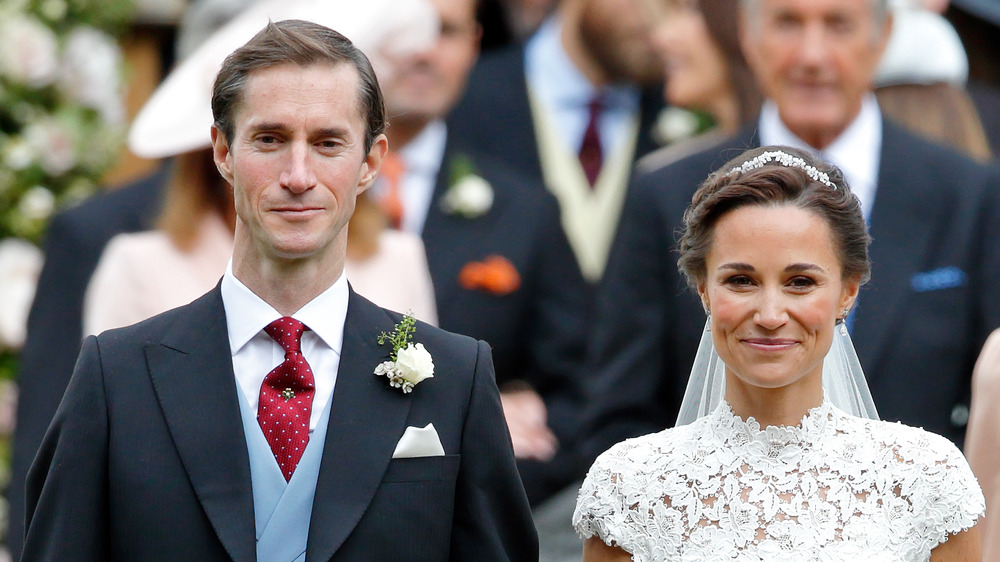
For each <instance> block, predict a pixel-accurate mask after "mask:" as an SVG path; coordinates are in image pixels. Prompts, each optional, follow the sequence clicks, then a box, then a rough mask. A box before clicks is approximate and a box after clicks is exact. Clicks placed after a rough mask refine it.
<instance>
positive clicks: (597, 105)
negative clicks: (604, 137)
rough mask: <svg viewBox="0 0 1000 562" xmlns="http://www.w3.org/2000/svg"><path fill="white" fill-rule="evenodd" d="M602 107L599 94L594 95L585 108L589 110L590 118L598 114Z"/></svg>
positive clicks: (602, 103) (594, 117)
mask: <svg viewBox="0 0 1000 562" xmlns="http://www.w3.org/2000/svg"><path fill="white" fill-rule="evenodd" d="M602 109H604V102H603V101H601V96H594V97H592V98H590V101H589V102H587V110H588V111H589V112H590V118H591V119H596V118H597V117H598V116H600V114H601V110H602Z"/></svg>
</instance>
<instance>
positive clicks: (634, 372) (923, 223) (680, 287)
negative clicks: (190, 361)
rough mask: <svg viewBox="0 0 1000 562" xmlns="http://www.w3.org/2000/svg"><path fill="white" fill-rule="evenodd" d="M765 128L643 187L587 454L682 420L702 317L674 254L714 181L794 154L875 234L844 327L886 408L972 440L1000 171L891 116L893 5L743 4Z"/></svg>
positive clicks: (997, 264) (603, 325)
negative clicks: (974, 381)
mask: <svg viewBox="0 0 1000 562" xmlns="http://www.w3.org/2000/svg"><path fill="white" fill-rule="evenodd" d="M741 9H742V21H741V42H742V45H743V48H744V52H745V54H746V56H747V60H748V61H749V63H750V65H751V67H752V69H753V71H754V73H755V75H756V77H757V80H758V82H759V84H760V85H761V87H762V89H763V91H764V93H765V95H766V98H767V101H766V102H765V104H764V107H763V110H762V112H761V116H760V119H759V122H758V123H756V124H755V126H754V127H751V128H747V129H746V130H744V131H742V132H741V133H740V134H738V135H737V136H736V137H735V138H732V139H729V140H727V141H724V142H723V143H722V144H720V145H718V146H715V147H712V148H710V149H708V150H706V151H704V152H701V153H698V154H695V155H693V156H691V157H688V158H686V159H683V160H680V161H678V162H676V163H673V164H670V165H668V166H666V167H663V168H661V169H655V170H652V171H649V172H648V173H646V174H644V175H643V176H641V177H638V178H636V179H635V181H634V183H633V185H632V186H631V188H630V192H629V197H628V201H627V203H626V205H625V210H624V212H623V218H622V221H621V227H620V229H619V232H618V234H617V237H616V240H615V244H614V248H613V250H612V255H611V259H610V260H609V263H608V269H607V274H606V275H605V278H604V283H603V285H602V287H601V290H600V296H599V299H598V320H597V323H596V326H595V332H594V334H593V335H594V338H593V340H592V345H591V348H590V351H591V352H592V355H591V360H592V364H591V367H592V370H591V374H592V376H593V379H592V381H591V387H590V389H591V390H592V392H593V395H592V397H591V398H592V408H591V410H590V414H589V416H588V419H589V425H588V427H589V428H590V429H591V433H590V441H589V444H588V453H589V454H591V455H596V454H597V453H599V452H600V451H601V450H603V449H604V448H606V447H607V446H609V445H610V444H612V443H614V442H616V441H619V440H621V439H623V438H625V437H628V436H633V435H639V434H643V433H648V432H651V431H656V430H659V429H662V428H664V427H668V426H671V425H673V423H674V420H675V417H676V414H677V410H678V407H679V404H680V401H681V398H682V393H683V390H684V387H685V383H686V380H687V377H688V373H689V371H690V368H691V363H692V361H693V359H694V355H695V350H696V349H697V346H698V338H699V336H698V334H699V333H700V328H701V325H702V324H703V322H704V320H705V318H704V312H703V311H702V308H701V304H700V302H699V301H698V299H696V298H695V297H694V296H693V295H692V294H690V293H689V292H687V291H685V290H684V282H683V279H682V278H681V277H680V276H679V274H678V272H677V270H676V269H675V268H674V267H673V266H672V265H671V264H672V263H673V260H671V259H669V256H670V254H671V251H672V249H673V247H674V243H675V232H676V231H677V229H678V227H679V226H680V225H681V221H682V213H683V211H684V209H685V208H686V206H687V205H688V203H689V202H690V200H691V195H692V193H693V192H694V190H695V189H696V187H697V186H698V185H699V184H700V183H701V182H702V181H703V180H704V179H705V177H706V176H707V175H708V173H709V172H710V171H712V170H714V169H716V168H717V167H718V166H719V165H721V164H722V163H724V162H725V161H726V160H728V159H729V158H730V157H731V156H733V155H734V154H736V153H737V152H739V151H742V150H744V149H745V148H747V147H751V146H759V145H789V146H793V147H797V148H802V149H805V150H809V151H811V152H813V153H817V154H819V155H820V156H821V157H822V158H824V159H826V160H828V161H829V162H831V163H833V164H835V165H837V166H838V167H840V168H841V169H842V170H843V171H844V173H845V175H846V177H847V179H848V182H849V183H850V185H851V187H852V189H853V190H854V192H855V193H856V194H857V196H858V197H859V199H860V200H861V204H862V208H863V210H864V213H865V216H866V219H867V220H868V222H869V224H870V226H871V235H872V238H873V243H872V246H871V260H872V282H871V283H870V284H869V285H868V286H867V287H866V288H865V289H863V290H862V293H861V296H860V298H859V301H858V303H859V304H858V305H857V307H856V310H854V311H853V312H852V313H851V316H850V318H849V320H848V325H849V326H850V328H851V330H852V333H853V336H854V340H855V342H856V344H857V351H858V354H859V356H860V358H861V363H862V365H863V366H864V368H865V372H866V373H867V376H868V383H869V385H870V386H871V390H872V395H873V396H874V399H875V404H876V406H877V407H878V409H879V413H880V415H881V416H882V417H883V418H884V419H888V420H900V421H903V422H905V423H907V424H910V425H916V426H922V427H924V428H925V429H928V430H930V431H933V432H936V433H941V434H943V435H946V436H948V437H950V438H951V439H952V440H954V441H956V442H957V443H959V444H960V443H961V440H962V436H963V433H964V426H965V423H966V419H967V417H968V404H969V381H970V376H971V373H972V368H973V364H974V362H975V359H976V355H977V353H978V350H979V349H980V347H981V346H982V343H983V341H984V340H985V339H986V337H987V335H988V334H989V332H990V329H991V328H992V327H995V326H997V325H1000V285H997V284H996V282H995V279H996V278H997V275H1000V249H998V247H997V245H996V242H995V241H996V240H997V239H998V236H1000V207H998V205H1000V198H998V196H1000V191H998V183H1000V174H998V170H997V169H995V168H992V167H987V166H983V165H980V164H977V163H976V162H974V161H972V160H971V159H968V158H966V157H964V156H960V155H958V154H956V153H954V152H952V151H950V150H949V149H946V148H943V147H941V146H939V145H935V144H931V143H930V142H927V141H925V140H922V139H920V138H918V137H916V136H914V135H913V134H911V133H909V132H906V131H905V130H903V128H901V127H900V126H897V125H895V124H893V123H892V122H890V121H888V120H885V119H883V117H882V115H881V113H880V111H879V108H878V104H877V102H876V101H875V98H874V96H873V95H872V94H871V93H870V82H871V77H872V74H873V71H874V69H875V67H876V65H877V63H878V62H879V57H880V55H881V53H882V51H883V49H884V48H885V43H886V40H887V38H888V36H889V30H890V28H891V25H892V23H891V18H890V16H889V14H888V11H887V6H886V1H885V0H744V1H743V2H742V4H741Z"/></svg>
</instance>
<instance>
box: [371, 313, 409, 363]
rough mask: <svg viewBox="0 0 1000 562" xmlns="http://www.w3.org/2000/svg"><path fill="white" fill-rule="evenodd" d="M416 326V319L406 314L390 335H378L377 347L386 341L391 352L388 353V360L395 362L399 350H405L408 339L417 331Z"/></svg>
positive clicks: (384, 333) (383, 333)
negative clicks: (389, 345) (390, 346)
mask: <svg viewBox="0 0 1000 562" xmlns="http://www.w3.org/2000/svg"><path fill="white" fill-rule="evenodd" d="M416 325H417V319H416V318H414V317H413V316H411V315H409V314H407V315H405V316H403V319H402V320H400V321H399V324H396V326H395V327H394V328H393V330H392V333H391V334H389V333H386V332H382V333H381V334H379V336H378V344H379V345H385V342H387V341H388V342H389V343H391V344H392V351H391V352H390V353H389V359H390V360H392V361H395V360H396V357H397V355H398V354H399V350H400V349H403V348H405V347H406V344H408V343H410V339H412V338H413V334H414V333H416V331H417V327H416Z"/></svg>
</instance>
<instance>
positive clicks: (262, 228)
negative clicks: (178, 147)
mask: <svg viewBox="0 0 1000 562" xmlns="http://www.w3.org/2000/svg"><path fill="white" fill-rule="evenodd" d="M358 84H359V78H358V73H357V71H356V69H355V68H354V67H353V66H351V65H350V64H338V65H327V64H319V65H313V66H308V67H300V66H298V65H295V64H292V63H288V64H282V65H278V66H273V67H270V68H265V69H263V70H260V71H257V72H254V73H253V74H251V75H250V76H249V77H248V79H247V83H246V88H245V90H244V93H243V99H242V103H241V104H240V106H239V107H238V108H237V110H236V112H235V116H234V122H235V128H234V133H233V139H232V142H231V144H230V143H227V142H226V139H225V137H224V135H223V134H222V133H221V132H220V131H218V130H217V129H215V128H213V129H212V142H213V150H214V153H215V162H216V165H217V166H218V168H219V171H220V172H221V173H222V175H223V177H224V178H225V179H226V181H228V182H229V183H230V185H232V187H233V198H234V201H235V204H236V216H237V221H236V233H235V249H234V254H233V257H234V266H235V264H236V262H241V263H242V262H243V261H246V260H249V263H260V262H272V263H276V264H278V263H293V262H294V263H302V260H307V261H309V260H311V261H314V262H316V263H319V264H323V263H337V256H339V259H343V253H344V250H345V247H346V243H347V229H346V228H345V226H346V225H347V221H348V219H350V217H351V214H352V213H353V212H354V203H355V197H356V196H357V194H358V193H360V192H361V191H364V190H365V189H367V188H368V187H369V186H370V185H371V183H372V181H373V180H374V178H375V175H376V174H377V172H378V166H379V164H380V162H381V158H382V155H383V154H384V153H385V150H386V141H385V137H384V136H383V135H380V136H379V137H378V138H377V139H376V141H375V143H374V144H373V145H372V148H371V150H369V151H366V150H365V146H364V143H365V121H364V119H363V118H362V115H361V109H360V101H359V93H358ZM331 259H332V260H333V261H332V262H331V261H329V260H331Z"/></svg>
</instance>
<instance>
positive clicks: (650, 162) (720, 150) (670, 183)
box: [630, 134, 755, 207]
mask: <svg viewBox="0 0 1000 562" xmlns="http://www.w3.org/2000/svg"><path fill="white" fill-rule="evenodd" d="M694 142H695V143H696V144H695V145H694V146H666V147H664V148H661V149H659V150H657V151H656V152H653V153H651V154H649V155H647V156H646V157H644V158H643V159H642V160H641V161H640V162H639V164H638V165H637V167H636V172H635V174H634V175H633V176H632V186H631V188H630V190H631V191H632V197H633V198H635V197H637V198H639V199H642V200H656V201H667V200H670V201H672V200H674V199H677V201H676V202H677V203H679V204H683V205H684V206H685V207H686V206H687V204H688V203H690V202H691V195H692V194H693V193H694V191H695V190H696V189H697V188H698V186H699V185H701V183H702V182H703V181H705V178H707V177H708V175H709V174H711V173H712V172H714V171H716V170H718V169H719V168H720V167H721V166H722V165H723V164H725V163H726V162H728V161H729V160H731V159H733V158H735V157H736V156H738V155H739V154H741V153H742V152H744V151H746V150H748V149H750V148H753V146H755V143H754V139H753V137H752V136H750V135H745V134H739V135H736V136H729V137H718V138H710V139H708V140H697V141H694ZM706 145H707V146H706Z"/></svg>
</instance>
